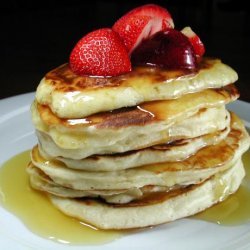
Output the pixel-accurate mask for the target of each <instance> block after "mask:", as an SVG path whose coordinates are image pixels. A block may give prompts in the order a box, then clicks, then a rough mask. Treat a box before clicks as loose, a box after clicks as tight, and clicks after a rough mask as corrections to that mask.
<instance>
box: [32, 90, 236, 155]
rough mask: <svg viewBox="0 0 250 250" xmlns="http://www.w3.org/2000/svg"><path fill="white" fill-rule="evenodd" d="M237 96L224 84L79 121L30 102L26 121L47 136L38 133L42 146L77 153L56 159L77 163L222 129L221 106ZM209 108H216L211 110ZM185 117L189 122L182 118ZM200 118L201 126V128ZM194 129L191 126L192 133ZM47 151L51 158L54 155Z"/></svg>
mask: <svg viewBox="0 0 250 250" xmlns="http://www.w3.org/2000/svg"><path fill="white" fill-rule="evenodd" d="M238 96H239V95H238V92H237V90H236V88H235V87H234V86H233V85H229V86H226V87H224V88H221V89H208V90H204V91H202V92H198V93H192V94H187V95H184V96H182V97H181V98H178V99H174V100H167V101H157V102H149V103H144V104H142V105H140V106H136V107H132V108H129V109H128V108H125V109H119V110H115V111H112V112H105V113H100V114H96V115H93V116H90V117H86V118H79V119H60V118H58V117H57V116H55V115H54V114H53V113H52V112H51V110H50V109H49V108H48V106H44V105H40V104H38V103H34V104H33V106H32V120H33V123H34V125H35V127H36V129H37V130H38V131H41V132H44V133H46V134H47V135H48V138H46V137H45V136H42V135H40V134H41V133H38V136H39V137H40V141H42V143H43V144H44V143H47V141H48V143H49V142H50V141H53V142H54V143H55V144H56V145H57V146H58V147H59V148H61V149H80V150H79V151H80V155H78V152H75V155H72V154H71V152H69V154H68V156H67V155H66V154H67V152H61V153H62V154H61V153H60V152H59V156H60V154H61V156H64V157H70V158H78V159H80V158H85V157H87V156H89V155H92V154H108V153H113V152H125V151H129V150H133V149H139V148H145V147H149V146H151V145H155V144H159V143H165V142H167V141H169V140H170V139H171V140H176V139H178V136H180V135H181V134H182V136H183V137H180V139H183V138H192V137H196V136H199V135H202V134H205V133H211V132H214V131H216V130H221V129H224V128H225V126H226V125H225V119H224V117H225V116H226V113H225V109H224V104H226V103H228V102H231V101H233V100H235V99H237V98H238ZM213 107H214V108H217V109H211V108H213ZM219 107H220V108H219ZM223 110H224V111H223ZM205 111H206V112H207V113H205ZM200 112H201V113H200ZM223 112H224V115H223ZM195 114H196V116H194V115H195ZM191 116H193V117H191ZM189 117H191V118H190V120H188V119H187V118H189ZM196 119H198V120H196ZM201 120H202V121H203V124H204V123H207V125H203V126H201V125H200V124H199V122H201ZM178 122H181V123H182V124H183V125H182V127H181V128H178V129H177V127H176V126H172V125H174V124H175V125H177V123H178ZM184 123H185V126H184ZM210 125H212V126H213V127H214V129H213V130H211V129H210V130H209V129H208V130H207V128H208V127H209V126H210ZM170 126H172V128H173V127H174V131H173V130H172V131H170V130H169V128H170ZM197 126H199V127H197ZM194 127H197V128H196V129H195V130H194V129H193V128H194ZM203 128H204V129H203ZM202 130H204V131H202ZM175 134H176V135H175ZM135 138H136V140H135ZM53 142H52V143H50V144H51V147H50V146H49V145H47V146H46V148H47V147H48V148H49V151H50V152H52V153H53V151H54V150H53V148H54V147H53V148H52V146H53V145H52V144H53ZM56 145H55V146H56ZM52 153H51V154H50V155H51V156H56V155H55V154H54V153H53V154H52Z"/></svg>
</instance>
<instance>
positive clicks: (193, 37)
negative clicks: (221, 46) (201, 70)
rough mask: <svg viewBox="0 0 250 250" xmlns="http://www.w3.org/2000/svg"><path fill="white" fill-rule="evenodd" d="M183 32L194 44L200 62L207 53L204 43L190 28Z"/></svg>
mask: <svg viewBox="0 0 250 250" xmlns="http://www.w3.org/2000/svg"><path fill="white" fill-rule="evenodd" d="M181 32H182V33H183V34H184V35H185V36H186V37H187V38H188V39H189V41H190V42H191V43H192V45H193V48H194V52H195V55H196V57H197V59H198V60H199V59H200V58H201V57H202V56H203V55H204V53H205V46H204V44H203V43H202V41H201V39H200V38H199V37H198V36H197V35H196V34H195V33H194V32H193V30H192V29H191V28H190V27H185V28H184V29H182V30H181Z"/></svg>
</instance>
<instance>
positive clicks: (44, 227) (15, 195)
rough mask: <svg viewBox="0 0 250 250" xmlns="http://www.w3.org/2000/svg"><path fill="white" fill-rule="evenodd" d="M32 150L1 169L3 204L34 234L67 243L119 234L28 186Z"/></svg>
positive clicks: (89, 241)
mask: <svg viewBox="0 0 250 250" xmlns="http://www.w3.org/2000/svg"><path fill="white" fill-rule="evenodd" d="M29 161H30V151H26V152H23V153H21V154H19V155H16V156H15V157H13V158H12V159H10V160H9V161H7V162H6V163H5V164H4V165H3V166H2V167H1V168H0V190H1V193H0V205H2V206H3V207H4V208H6V209H7V210H9V211H10V212H11V213H13V214H15V215H16V216H17V217H18V218H19V219H21V220H22V221H23V223H24V224H25V225H26V226H27V227H28V228H29V229H30V230H31V231H32V232H34V233H36V234H37V235H40V236H42V237H43V238H46V239H50V240H54V241H57V242H60V243H65V244H101V243H106V242H109V241H112V240H115V239H116V238H118V237H120V235H121V233H120V232H115V231H103V230H98V229H96V228H93V227H91V226H90V225H87V224H85V223H83V222H81V221H78V220H76V219H74V218H71V217H68V216H66V215H64V214H63V213H61V212H60V211H59V210H57V209H56V208H55V207H54V206H53V205H52V204H51V203H50V201H49V199H48V198H47V197H46V195H44V194H43V193H40V192H38V191H35V190H33V189H32V188H31V187H30V185H29V178H28V174H27V173H26V171H25V168H26V166H27V164H28V162H29Z"/></svg>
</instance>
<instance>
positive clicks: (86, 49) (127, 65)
mask: <svg viewBox="0 0 250 250" xmlns="http://www.w3.org/2000/svg"><path fill="white" fill-rule="evenodd" d="M70 67H71V69H72V70H73V71H74V72H75V73H76V74H79V75H92V76H116V75H121V74H123V73H127V72H129V71H131V62H130V59H129V55H128V52H127V50H126V47H125V45H124V43H123V41H122V40H121V38H120V36H119V35H118V34H117V33H116V32H115V31H113V30H112V29H109V28H103V29H99V30H95V31H93V32H90V33H89V34H87V35H86V36H84V37H83V38H81V39H80V41H79V42H78V43H77V44H76V46H75V47H74V49H73V50H72V52H71V54H70Z"/></svg>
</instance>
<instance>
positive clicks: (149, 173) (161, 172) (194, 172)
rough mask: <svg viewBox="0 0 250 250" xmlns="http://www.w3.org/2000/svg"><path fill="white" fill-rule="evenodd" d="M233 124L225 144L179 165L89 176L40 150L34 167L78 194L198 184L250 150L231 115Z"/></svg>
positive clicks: (240, 128)
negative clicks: (50, 157)
mask: <svg viewBox="0 0 250 250" xmlns="http://www.w3.org/2000/svg"><path fill="white" fill-rule="evenodd" d="M231 124H232V125H231V126H232V127H231V131H230V133H229V134H228V136H227V137H226V138H225V139H224V140H222V141H221V142H219V143H218V144H216V145H211V146H207V147H205V148H202V149H201V150H199V151H198V152H197V153H196V154H194V155H192V156H191V157H189V158H187V159H186V160H184V161H180V162H165V163H159V164H150V165H146V166H141V167H137V168H134V169H127V170H121V171H111V172H101V171H99V172H90V171H81V170H74V169H69V168H67V167H66V166H65V165H64V164H63V163H61V162H59V161H53V160H46V159H44V158H42V157H41V155H39V152H38V151H37V150H33V151H32V163H33V164H34V165H35V166H36V167H37V168H39V169H40V170H41V171H43V172H44V173H45V174H46V175H47V176H49V177H50V178H51V179H52V180H53V182H55V183H56V184H58V185H61V186H64V187H68V188H72V189H76V190H92V189H95V190H96V189H98V190H106V189H107V190H113V189H130V188H141V187H143V186H147V185H155V186H167V187H171V186H174V185H190V184H194V183H195V184H196V183H199V182H201V181H202V180H205V179H207V178H209V177H211V176H212V175H214V174H216V173H218V172H221V171H224V170H226V169H228V168H230V167H231V166H232V165H233V164H235V161H236V160H237V159H239V158H240V157H241V155H242V154H243V152H245V151H246V150H247V148H248V147H249V136H248V134H247V132H246V130H245V128H244V125H243V124H242V122H241V121H240V120H239V118H237V117H236V116H235V115H232V123H231ZM215 152H219V153H217V154H216V153H215Z"/></svg>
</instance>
